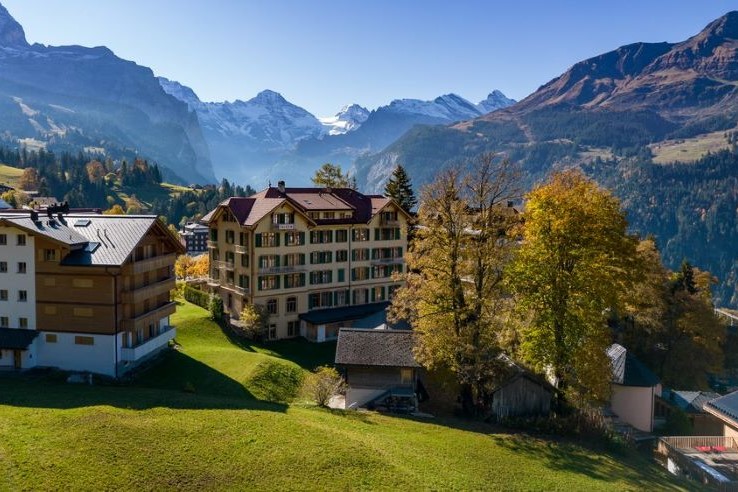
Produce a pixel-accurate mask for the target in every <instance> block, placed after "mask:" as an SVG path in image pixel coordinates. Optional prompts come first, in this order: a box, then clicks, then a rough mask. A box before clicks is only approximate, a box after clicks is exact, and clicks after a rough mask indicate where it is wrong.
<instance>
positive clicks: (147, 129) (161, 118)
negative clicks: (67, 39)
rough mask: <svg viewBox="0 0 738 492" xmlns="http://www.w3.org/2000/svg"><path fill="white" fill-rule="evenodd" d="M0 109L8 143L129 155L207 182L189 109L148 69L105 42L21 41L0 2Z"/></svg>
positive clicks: (209, 174)
mask: <svg viewBox="0 0 738 492" xmlns="http://www.w3.org/2000/svg"><path fill="white" fill-rule="evenodd" d="M0 107H2V108H3V109H4V111H2V112H0V127H2V128H3V129H7V132H6V134H5V135H4V140H5V141H6V142H8V143H15V142H17V141H19V140H24V141H26V139H31V140H33V141H34V142H35V144H36V145H39V146H46V147H48V148H50V149H54V148H60V149H65V148H67V147H69V148H73V147H74V146H77V148H79V147H92V148H95V149H102V150H104V151H106V152H108V153H109V154H110V155H112V156H113V157H115V156H116V155H118V154H124V153H135V154H138V155H141V156H143V157H145V158H148V159H151V160H154V161H156V162H158V163H159V164H161V165H162V166H163V167H165V168H168V169H169V170H170V172H169V174H170V175H172V176H179V177H180V179H182V180H185V181H188V182H190V181H192V182H213V181H214V180H215V175H214V173H213V170H212V165H211V163H210V156H209V151H208V147H207V144H206V143H205V140H204V138H203V135H202V132H201V130H200V126H199V123H198V120H197V117H196V115H194V114H193V113H191V112H190V111H189V110H188V108H187V106H186V105H185V104H183V103H182V102H180V101H179V100H177V99H176V98H173V97H171V96H169V95H167V94H166V93H165V92H164V91H163V90H162V88H161V86H160V85H159V82H158V80H157V79H156V77H154V74H153V72H152V71H151V69H149V68H147V67H142V66H139V65H137V64H135V63H133V62H130V61H126V60H123V59H121V58H118V57H117V56H115V54H114V53H113V52H112V51H110V50H109V49H107V48H105V47H96V48H85V47H81V46H58V47H55V46H44V45H40V44H34V45H28V43H27V42H26V40H25V35H24V33H23V28H22V27H21V26H20V25H19V24H18V23H17V22H16V21H15V20H14V19H13V18H12V17H11V16H10V15H9V14H8V12H7V10H6V9H5V8H2V7H1V6H0Z"/></svg>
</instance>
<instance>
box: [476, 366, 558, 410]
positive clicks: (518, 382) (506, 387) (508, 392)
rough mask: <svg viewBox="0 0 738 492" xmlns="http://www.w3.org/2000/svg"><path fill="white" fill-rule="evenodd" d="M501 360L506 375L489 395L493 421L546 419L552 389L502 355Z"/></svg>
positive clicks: (552, 392)
mask: <svg viewBox="0 0 738 492" xmlns="http://www.w3.org/2000/svg"><path fill="white" fill-rule="evenodd" d="M500 359H501V360H502V361H503V362H505V364H506V366H507V367H508V369H509V371H508V376H507V377H506V378H504V379H502V383H501V384H500V385H499V386H497V387H496V388H495V389H494V390H493V391H492V393H491V400H492V402H491V410H492V418H495V419H497V420H499V419H503V418H507V417H532V416H542V415H548V414H549V413H550V412H551V400H552V398H553V395H554V392H555V391H556V390H555V388H554V387H553V386H551V384H549V383H548V382H547V381H546V380H545V379H543V378H541V377H539V376H538V375H536V374H534V373H533V372H531V371H530V370H528V369H526V368H525V367H523V366H522V365H520V364H518V363H516V362H514V361H513V360H512V359H510V358H509V357H507V356H504V355H503V356H500Z"/></svg>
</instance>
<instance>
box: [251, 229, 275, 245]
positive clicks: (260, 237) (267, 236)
mask: <svg viewBox="0 0 738 492" xmlns="http://www.w3.org/2000/svg"><path fill="white" fill-rule="evenodd" d="M254 238H255V241H256V247H257V248H262V247H264V248H269V247H277V246H279V233H277V232H262V233H261V234H256V235H255V236H254Z"/></svg>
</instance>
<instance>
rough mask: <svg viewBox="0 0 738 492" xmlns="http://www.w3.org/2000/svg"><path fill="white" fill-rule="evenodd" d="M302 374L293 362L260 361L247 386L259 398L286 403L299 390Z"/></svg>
mask: <svg viewBox="0 0 738 492" xmlns="http://www.w3.org/2000/svg"><path fill="white" fill-rule="evenodd" d="M303 379H304V375H303V372H302V369H300V368H299V367H298V366H296V365H295V364H291V363H287V362H279V361H266V362H261V363H260V364H259V365H258V366H256V369H254V373H253V374H252V376H251V377H250V378H249V381H248V384H247V386H248V388H249V390H250V391H251V393H252V394H253V395H254V396H255V397H257V398H259V399H260V400H268V401H273V402H279V403H288V402H290V401H292V400H294V399H295V397H296V396H297V394H298V393H299V392H300V388H301V387H302V382H303Z"/></svg>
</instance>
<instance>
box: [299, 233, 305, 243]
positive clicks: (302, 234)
mask: <svg viewBox="0 0 738 492" xmlns="http://www.w3.org/2000/svg"><path fill="white" fill-rule="evenodd" d="M300 244H305V232H304V231H300Z"/></svg>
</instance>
